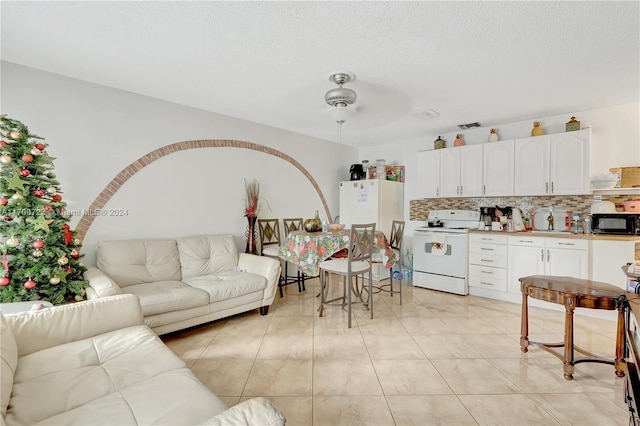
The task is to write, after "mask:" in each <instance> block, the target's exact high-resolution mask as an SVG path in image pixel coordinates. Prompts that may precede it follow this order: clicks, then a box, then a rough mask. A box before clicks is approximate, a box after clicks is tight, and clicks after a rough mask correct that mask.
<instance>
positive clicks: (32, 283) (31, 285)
mask: <svg viewBox="0 0 640 426" xmlns="http://www.w3.org/2000/svg"><path fill="white" fill-rule="evenodd" d="M35 286H36V282H35V281H34V280H31V279H30V280H28V281H25V282H24V288H26V289H27V290H31V289H32V288H34V287H35Z"/></svg>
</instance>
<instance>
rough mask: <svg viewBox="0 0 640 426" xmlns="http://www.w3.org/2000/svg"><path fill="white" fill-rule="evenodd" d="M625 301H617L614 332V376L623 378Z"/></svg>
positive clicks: (624, 365) (624, 367)
mask: <svg viewBox="0 0 640 426" xmlns="http://www.w3.org/2000/svg"><path fill="white" fill-rule="evenodd" d="M626 308H627V306H626V301H621V300H618V328H617V330H616V362H615V368H616V376H618V377H624V371H625V369H626V365H627V364H626V362H625V360H624V349H625V319H624V318H625V311H626Z"/></svg>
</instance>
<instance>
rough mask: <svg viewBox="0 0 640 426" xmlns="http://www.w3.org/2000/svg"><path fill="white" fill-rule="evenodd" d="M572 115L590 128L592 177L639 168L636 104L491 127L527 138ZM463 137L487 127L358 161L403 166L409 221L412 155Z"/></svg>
mask: <svg viewBox="0 0 640 426" xmlns="http://www.w3.org/2000/svg"><path fill="white" fill-rule="evenodd" d="M571 116H575V117H576V118H577V119H578V120H579V121H580V122H581V126H582V127H583V128H584V127H591V135H592V137H593V145H592V151H591V160H592V161H591V163H592V164H591V168H592V170H591V173H592V175H594V174H597V173H601V172H606V171H608V170H609V168H610V167H630V166H639V165H640V103H638V102H635V103H629V104H623V105H617V106H612V107H606V108H598V109H593V110H588V111H570V112H567V113H566V114H563V115H556V116H550V117H532V118H531V120H527V121H519V122H514V123H505V124H500V125H497V126H492V127H494V128H496V129H497V130H498V136H499V137H500V139H501V140H505V139H515V138H522V137H528V136H530V134H531V128H532V127H533V122H534V121H540V123H541V126H542V128H543V130H544V132H545V133H560V132H564V131H565V123H566V122H567V121H569V119H570V118H571ZM457 133H460V134H462V135H463V140H464V141H465V143H466V144H467V145H471V144H477V143H485V142H487V138H488V137H489V128H487V127H480V128H473V129H467V130H460V131H459V132H452V133H441V134H440V135H438V134H435V135H425V136H424V137H422V138H420V139H412V140H400V141H393V142H390V143H389V144H386V145H379V146H375V147H368V148H363V149H361V150H360V159H361V160H369V161H374V160H375V159H377V158H384V159H386V161H387V163H389V162H395V163H397V164H404V165H405V167H406V180H405V196H404V197H405V209H404V212H405V220H407V221H409V201H410V200H415V199H419V198H422V197H419V196H418V187H417V182H418V176H417V173H418V165H417V158H416V152H417V151H427V150H431V149H433V141H434V140H436V139H437V138H438V136H442V138H443V139H444V140H446V141H447V147H451V146H453V141H454V139H455V138H456V134H457ZM420 225H423V223H410V222H408V223H407V228H406V229H405V235H406V239H405V246H407V245H408V244H410V242H411V234H412V232H413V229H415V227H416V226H420Z"/></svg>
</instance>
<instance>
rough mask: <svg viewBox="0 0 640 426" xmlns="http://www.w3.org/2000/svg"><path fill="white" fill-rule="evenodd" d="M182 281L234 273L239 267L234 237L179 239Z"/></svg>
mask: <svg viewBox="0 0 640 426" xmlns="http://www.w3.org/2000/svg"><path fill="white" fill-rule="evenodd" d="M177 244H178V253H179V254H180V265H181V268H182V271H181V272H182V280H183V281H184V280H186V279H188V278H192V277H197V276H199V275H215V274H218V273H220V272H227V271H232V270H233V268H234V267H236V266H237V265H238V248H237V246H236V242H235V239H234V237H233V235H197V236H192V237H184V238H178V240H177Z"/></svg>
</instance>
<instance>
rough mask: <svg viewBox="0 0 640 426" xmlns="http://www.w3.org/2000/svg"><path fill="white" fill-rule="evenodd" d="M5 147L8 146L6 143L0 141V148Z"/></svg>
mask: <svg viewBox="0 0 640 426" xmlns="http://www.w3.org/2000/svg"><path fill="white" fill-rule="evenodd" d="M7 145H9V143H8V142H7V141H0V148H4V147H5V146H7Z"/></svg>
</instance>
